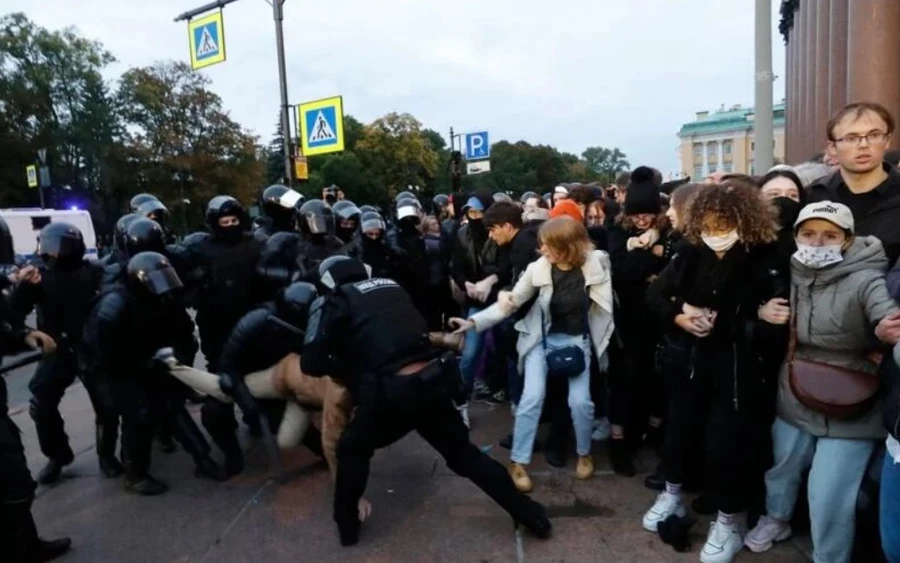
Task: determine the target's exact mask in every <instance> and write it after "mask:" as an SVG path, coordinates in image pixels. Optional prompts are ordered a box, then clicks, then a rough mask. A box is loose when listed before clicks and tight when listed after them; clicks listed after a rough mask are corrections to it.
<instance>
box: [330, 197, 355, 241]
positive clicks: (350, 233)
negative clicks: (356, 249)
mask: <svg viewBox="0 0 900 563" xmlns="http://www.w3.org/2000/svg"><path fill="white" fill-rule="evenodd" d="M331 209H332V211H334V215H335V221H336V225H335V233H336V234H337V237H338V238H339V239H341V241H342V242H343V243H344V244H347V243H349V242H350V241H351V240H353V237H354V236H356V234H357V231H358V230H359V218H360V215H362V211H360V209H359V208H358V207H356V204H355V203H353V202H352V201H350V200H349V199H344V200H341V201H339V202H337V203H335V204H334V205H332V206H331Z"/></svg>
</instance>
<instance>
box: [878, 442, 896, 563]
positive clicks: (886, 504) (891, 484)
mask: <svg viewBox="0 0 900 563" xmlns="http://www.w3.org/2000/svg"><path fill="white" fill-rule="evenodd" d="M880 506H881V509H880V510H881V515H880V518H879V520H880V521H881V546H882V548H883V549H884V554H885V555H886V556H887V560H888V561H889V562H890V563H900V463H895V462H894V458H892V457H891V454H890V452H888V453H886V454H885V456H884V470H883V471H882V473H881V501H880Z"/></svg>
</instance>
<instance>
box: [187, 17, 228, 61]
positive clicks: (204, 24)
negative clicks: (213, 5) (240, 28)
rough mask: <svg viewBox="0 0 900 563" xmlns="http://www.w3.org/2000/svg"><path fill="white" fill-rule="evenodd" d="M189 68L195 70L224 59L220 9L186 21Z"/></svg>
mask: <svg viewBox="0 0 900 563" xmlns="http://www.w3.org/2000/svg"><path fill="white" fill-rule="evenodd" d="M188 42H189V44H190V46H191V68H192V69H194V70H197V69H199V68H205V67H208V66H211V65H214V64H218V63H221V62H224V61H225V22H224V20H223V19H222V11H221V10H219V11H218V12H215V13H213V14H210V15H208V16H203V17H202V18H198V19H196V20H190V21H188Z"/></svg>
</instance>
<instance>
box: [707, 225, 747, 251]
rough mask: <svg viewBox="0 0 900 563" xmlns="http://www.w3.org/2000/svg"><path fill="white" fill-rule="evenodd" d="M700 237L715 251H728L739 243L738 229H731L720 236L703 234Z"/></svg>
mask: <svg viewBox="0 0 900 563" xmlns="http://www.w3.org/2000/svg"><path fill="white" fill-rule="evenodd" d="M700 238H702V239H703V243H704V244H705V245H706V246H708V247H709V248H710V250H712V251H713V252H728V250H729V249H730V248H731V247H732V246H734V245H735V244H737V241H738V233H737V231H736V230H735V231H731V232H730V233H728V234H725V235H719V236H715V237H714V236H710V235H704V234H701V235H700Z"/></svg>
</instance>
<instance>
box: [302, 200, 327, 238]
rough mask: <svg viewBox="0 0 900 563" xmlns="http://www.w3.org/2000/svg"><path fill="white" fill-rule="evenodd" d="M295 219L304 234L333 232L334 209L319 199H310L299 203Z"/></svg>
mask: <svg viewBox="0 0 900 563" xmlns="http://www.w3.org/2000/svg"><path fill="white" fill-rule="evenodd" d="M297 221H298V223H300V231H301V232H302V233H303V234H304V235H331V234H334V210H332V209H331V207H329V206H328V204H327V203H325V202H324V201H322V200H321V199H311V200H309V201H307V202H306V203H304V204H303V205H301V206H300V210H299V211H298V212H297Z"/></svg>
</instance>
